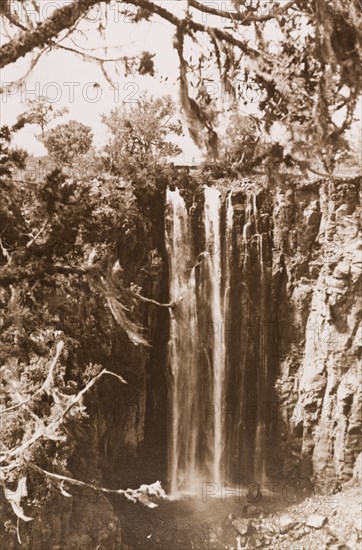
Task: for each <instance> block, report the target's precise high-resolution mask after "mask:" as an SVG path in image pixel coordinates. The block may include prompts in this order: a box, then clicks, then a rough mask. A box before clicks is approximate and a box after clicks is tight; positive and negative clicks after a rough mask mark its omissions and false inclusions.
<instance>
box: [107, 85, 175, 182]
mask: <svg viewBox="0 0 362 550" xmlns="http://www.w3.org/2000/svg"><path fill="white" fill-rule="evenodd" d="M175 114H176V106H175V104H174V102H173V101H172V99H171V97H169V96H166V97H162V98H157V99H156V98H152V97H149V96H148V95H143V96H141V97H140V98H139V101H138V102H137V103H136V104H134V105H131V106H128V107H126V108H124V107H117V108H115V109H113V110H112V111H111V112H110V113H109V114H105V115H103V116H102V122H103V123H104V124H105V125H106V126H107V128H108V130H109V132H110V139H109V142H108V144H107V146H106V148H105V153H106V161H107V164H108V165H109V167H110V169H111V170H112V171H113V172H114V173H115V174H117V175H121V176H124V177H125V178H132V177H134V176H135V175H136V174H137V173H138V172H139V171H142V170H143V169H145V168H148V169H149V170H152V168H153V167H154V166H157V165H160V164H162V163H164V162H165V161H166V160H167V159H168V158H169V157H174V156H177V155H179V154H180V153H181V148H180V147H179V146H178V145H175V144H174V143H172V142H170V141H169V140H168V137H169V136H172V135H177V136H179V135H181V134H182V127H181V124H180V122H179V121H177V119H176V120H175Z"/></svg>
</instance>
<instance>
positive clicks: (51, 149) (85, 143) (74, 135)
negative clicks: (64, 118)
mask: <svg viewBox="0 0 362 550" xmlns="http://www.w3.org/2000/svg"><path fill="white" fill-rule="evenodd" d="M92 139H93V135H92V129H91V128H90V127H89V126H85V125H84V124H82V123H81V122H77V121H76V120H71V121H70V122H67V123H65V124H59V126H56V127H55V128H53V129H52V130H48V131H47V132H45V134H43V136H42V138H41V141H42V142H43V143H44V145H45V147H46V148H47V150H48V153H49V155H50V157H51V158H52V159H54V161H55V162H56V163H57V164H58V165H59V166H72V165H73V164H74V163H75V162H76V161H77V160H79V159H80V158H81V157H83V156H84V155H85V154H86V153H87V152H88V151H89V149H90V147H91V145H92Z"/></svg>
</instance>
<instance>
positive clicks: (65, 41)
mask: <svg viewBox="0 0 362 550" xmlns="http://www.w3.org/2000/svg"><path fill="white" fill-rule="evenodd" d="M35 4H37V2H35ZM100 5H102V6H103V7H106V8H107V9H108V13H107V14H106V15H105V17H104V20H105V21H106V20H107V15H109V14H110V13H111V11H110V10H114V9H115V6H114V2H113V1H112V2H111V0H104V1H103V2H100V0H79V1H75V0H73V1H72V2H71V3H70V4H68V3H67V5H62V6H61V7H59V8H57V9H55V10H54V11H53V12H52V13H50V14H48V15H47V16H46V17H45V18H44V19H43V20H42V21H40V22H39V24H37V25H36V26H35V25H33V24H32V20H31V17H29V14H28V23H24V24H23V23H21V24H19V22H18V21H16V20H14V17H11V14H10V15H9V10H6V9H4V10H3V13H2V17H3V18H4V20H5V21H6V22H7V25H8V27H9V32H10V38H9V40H8V42H7V43H5V44H4V45H3V46H2V47H1V48H0V68H2V67H5V66H6V65H8V64H10V63H13V62H15V61H16V60H17V59H19V58H20V57H22V56H24V55H26V54H27V53H29V52H34V51H36V52H37V53H35V54H34V58H33V60H32V64H33V65H34V64H35V63H36V62H37V60H38V59H39V57H40V55H42V53H43V52H44V51H49V50H51V49H53V48H64V49H66V50H68V51H72V52H74V53H75V54H77V55H82V56H83V57H84V58H85V59H87V60H90V61H94V62H97V63H99V64H100V65H101V67H102V70H103V72H104V73H105V74H106V68H105V67H106V63H108V62H110V61H115V62H117V60H118V61H119V62H121V61H122V62H124V64H125V65H126V66H127V64H128V61H129V60H127V58H125V57H124V56H120V57H119V58H118V59H115V58H113V59H110V58H108V57H107V56H106V55H105V56H103V57H102V56H96V55H92V53H91V52H90V51H89V50H86V49H85V48H83V49H82V46H74V42H71V37H72V34H73V33H74V32H76V29H77V28H79V27H81V25H82V21H83V20H84V18H85V17H86V15H87V13H88V11H89V10H90V9H91V8H92V7H95V6H100ZM33 6H34V2H33V1H31V0H24V1H23V2H22V7H23V10H24V11H25V12H26V8H27V7H28V8H30V7H33ZM116 6H119V8H120V9H122V8H124V9H126V11H127V15H128V20H129V21H131V22H133V23H134V24H137V23H138V22H140V21H145V20H149V21H153V20H154V19H155V18H156V19H157V18H161V19H162V20H164V21H167V22H168V23H169V24H170V25H171V26H172V27H173V28H174V43H173V45H174V47H175V49H176V51H177V54H178V57H179V69H180V76H179V79H180V96H181V104H182V108H183V111H184V114H185V116H186V118H187V121H188V125H189V128H190V130H191V133H192V136H193V137H194V139H195V141H196V142H197V143H198V144H199V145H200V146H206V147H209V148H213V149H214V150H215V148H216V143H217V140H216V138H217V132H216V126H215V123H214V121H212V120H211V121H210V118H209V116H208V111H207V109H205V108H204V105H205V102H204V103H203V102H202V101H199V95H200V90H204V91H205V90H206V92H207V82H208V80H210V74H211V75H212V74H215V71H218V74H219V76H218V77H217V78H215V77H211V78H213V79H214V80H216V81H217V82H218V83H219V84H220V85H221V86H222V88H223V90H224V91H226V92H227V93H228V94H230V97H231V101H232V100H234V101H235V100H238V101H239V100H240V95H239V90H238V82H241V83H242V88H243V91H244V92H245V91H246V90H249V89H250V88H251V89H254V90H256V91H257V94H258V97H259V100H258V104H259V109H260V118H261V120H262V121H263V124H264V129H265V131H266V132H270V131H271V129H272V128H273V125H274V124H275V123H276V122H281V121H282V125H283V127H284V129H285V132H284V134H285V135H286V136H287V139H286V140H285V142H284V143H282V144H281V147H282V148H283V149H285V151H286V153H287V154H288V155H292V156H293V158H294V159H295V161H296V162H298V163H299V164H300V165H301V166H302V167H304V168H307V167H308V166H309V165H310V163H309V161H310V158H311V157H313V158H317V159H318V160H320V161H322V162H323V164H324V166H325V168H326V169H327V170H331V169H332V168H333V165H334V163H335V160H336V156H338V155H339V154H340V151H341V150H343V149H345V148H346V146H347V144H346V141H345V139H344V135H345V132H346V130H347V129H348V128H349V126H350V125H351V122H352V120H353V116H354V113H355V109H356V104H357V100H358V97H359V94H360V92H361V66H362V64H361V62H360V61H361V50H362V33H361V26H362V14H361V11H360V7H359V2H358V0H351V1H350V2H348V3H347V2H343V1H342V0H319V1H318V2H315V1H312V0H291V1H286V2H272V3H271V2H269V1H267V0H265V1H264V0H258V1H257V2H254V1H252V0H250V1H249V0H231V1H230V4H228V9H224V8H223V7H222V6H221V8H220V7H218V5H217V4H215V5H214V4H212V3H204V2H201V1H199V0H188V1H187V2H185V3H184V7H185V12H184V15H178V14H176V13H175V12H174V11H172V3H171V4H170V7H168V8H166V7H164V6H163V5H160V4H159V3H158V2H153V1H151V0H127V2H126V1H121V0H118V2H116ZM131 8H134V9H131ZM24 19H26V18H24ZM223 20H224V21H225V20H228V21H229V25H228V28H225V25H224V24H223ZM103 26H104V25H103V24H102V25H100V29H101V30H102V28H103ZM19 27H20V29H21V30H20V32H18V33H17V34H16V32H17V31H19ZM64 31H66V32H64ZM202 35H203V37H204V40H201V39H200V38H201V36H202ZM199 39H200V40H199ZM190 44H192V51H193V60H191V59H189V58H188V52H189V51H190V47H191V46H190ZM200 44H202V45H200ZM87 47H88V45H87ZM142 57H144V55H143V54H141V58H142ZM141 58H140V59H141ZM148 59H150V57H148ZM148 64H149V63H148ZM151 65H152V63H151ZM133 66H135V67H138V70H140V71H141V69H142V67H143V66H144V64H142V63H141V62H140V63H139V64H138V65H137V64H136V63H133ZM142 70H143V69H142ZM210 71H211V73H210ZM141 72H142V71H141ZM148 72H149V74H152V73H153V65H152V67H151V68H150V69H149V70H148ZM192 86H193V87H194V88H192ZM192 90H195V92H193V91H192ZM207 93H208V94H209V96H211V95H212V94H210V92H207ZM201 95H202V96H205V94H201ZM206 103H207V102H206ZM336 115H339V119H340V121H339V122H338V123H337V122H336Z"/></svg>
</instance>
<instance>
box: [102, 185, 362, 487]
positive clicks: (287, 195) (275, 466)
mask: <svg viewBox="0 0 362 550" xmlns="http://www.w3.org/2000/svg"><path fill="white" fill-rule="evenodd" d="M360 183H361V180H360V178H354V179H349V180H344V181H342V180H335V181H318V182H315V183H309V184H305V185H302V186H301V185H290V184H288V187H287V188H285V189H283V188H279V189H278V190H273V191H270V192H265V191H261V192H258V204H259V205H260V208H261V210H262V212H264V214H263V215H264V216H266V215H267V214H269V224H268V225H269V227H273V230H272V235H271V237H272V239H271V240H272V247H273V251H272V258H271V263H272V266H273V267H272V270H273V276H272V296H271V297H270V300H269V304H270V307H271V308H272V311H270V312H269V313H268V323H267V324H268V328H267V332H266V335H267V338H268V342H269V344H268V347H269V350H268V353H269V356H270V357H269V365H270V367H269V368H270V370H271V372H270V377H269V381H270V385H271V386H272V387H270V392H269V395H270V396H272V397H271V398H270V399H271V401H272V407H269V409H270V411H271V409H272V412H273V415H272V416H273V420H274V422H271V425H272V424H273V426H272V428H271V429H272V433H271V434H269V436H268V441H267V452H268V453H269V455H270V456H269V457H268V462H269V464H270V468H269V471H270V473H272V474H274V475H275V476H276V477H283V478H287V479H290V478H293V479H294V478H298V479H301V478H305V479H308V480H312V481H314V482H317V483H319V484H320V485H322V486H326V485H327V484H329V483H330V482H331V483H332V484H334V483H336V482H344V481H347V480H348V479H350V478H351V477H353V471H354V469H356V468H357V469H358V463H359V461H358V460H357V457H358V456H359V454H360V452H361V450H362V441H361V436H360V425H361V423H360V416H359V414H360V403H361V386H360V374H359V363H358V362H359V359H360V357H361V346H362V336H361V335H362V329H361V325H360V318H361V303H360V298H361V287H360V284H361V267H362V264H361V260H362V257H361V239H360V234H359V226H358V223H359V216H360V203H359V187H360ZM196 202H197V204H198V202H199V201H198V200H197V201H196ZM200 231H201V228H200ZM268 231H269V230H268ZM159 233H160V234H159V242H161V240H162V237H163V224H160V231H159ZM234 275H235V274H234ZM161 279H162V280H160V282H159V283H158V285H157V288H156V287H155V288H152V289H149V294H150V295H152V296H158V299H159V300H160V301H164V302H165V301H167V300H168V296H167V261H166V259H165V260H164V269H163V274H162V277H161ZM147 316H148V318H147V324H148V326H149V327H150V334H151V336H152V344H153V347H152V350H151V353H150V354H149V356H148V358H147V357H146V356H143V355H142V354H141V356H139V352H133V353H134V356H133V360H132V361H131V363H132V364H131V366H130V368H129V369H128V370H127V371H125V370H124V368H123V367H122V368H121V370H120V372H121V373H122V375H124V376H125V377H127V378H128V379H129V378H130V376H131V378H132V377H133V378H135V387H134V388H133V389H134V391H133V390H132V392H133V393H132V395H131V397H132V396H133V397H132V399H131V401H132V403H131V405H132V406H131V405H130V406H129V407H128V404H129V403H130V400H129V391H130V389H132V388H127V389H125V395H124V399H123V400H122V402H123V403H122V404H119V403H118V405H117V400H119V396H118V398H117V396H116V395H115V396H114V399H110V397H109V394H108V393H107V394H106V393H105V394H104V396H103V398H102V399H101V402H103V403H105V404H106V406H105V407H104V415H103V413H102V415H101V417H102V420H101V421H100V422H101V425H102V430H101V431H102V446H101V450H100V454H101V464H102V470H103V473H104V474H106V475H105V477H106V481H107V484H108V483H109V482H112V481H113V482H114V481H115V480H117V482H118V486H120V485H124V484H125V483H127V482H128V483H130V482H134V483H137V482H139V483H142V482H152V481H155V479H156V478H157V479H161V480H163V481H165V479H166V452H167V433H166V419H167V398H166V376H167V373H166V365H167V361H166V355H167V335H168V330H169V327H168V323H169V315H168V312H167V310H165V309H163V308H155V307H154V306H151V308H150V309H149V311H148V313H147ZM264 330H265V328H264ZM123 348H124V346H123ZM123 351H124V349H123ZM115 353H116V348H115ZM116 355H117V356H118V362H120V363H124V361H125V360H126V361H127V360H128V361H129V360H130V359H132V354H131V353H126V355H127V357H126V358H125V354H124V353H122V352H121V351H120V350H118V352H117V353H116ZM122 357H123V358H122ZM137 365H138V367H137ZM135 366H136V367H137V368H136V370H135V368H134V367H135ZM133 378H132V380H133ZM146 379H147V383H146ZM132 387H133V386H132ZM116 405H117V406H116ZM117 407H118V408H119V407H121V408H122V410H123V413H124V414H123V416H122V418H121V417H120V416H119V415H118V416H117V410H118V409H117ZM116 409H117V410H116ZM107 410H108V411H109V410H110V411H111V413H109V412H108V413H107ZM270 411H269V412H270ZM107 414H112V415H113V416H112V418H111V419H110V421H107ZM122 419H124V420H122ZM105 441H108V443H107V444H105V443H104V442H105ZM104 445H106V446H105V447H104ZM121 457H123V459H122V458H121ZM107 472H108V473H107ZM130 475H131V477H129V476H130Z"/></svg>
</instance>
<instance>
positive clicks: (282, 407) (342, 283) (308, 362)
mask: <svg viewBox="0 0 362 550" xmlns="http://www.w3.org/2000/svg"><path fill="white" fill-rule="evenodd" d="M360 183H361V182H360V179H359V178H355V179H353V180H349V181H343V182H342V181H341V182H336V181H329V182H318V183H316V184H315V185H309V186H305V187H304V188H302V189H297V188H295V189H292V190H290V189H289V190H288V191H285V192H283V191H279V192H278V193H277V194H276V197H275V204H274V209H273V218H274V247H275V248H274V255H275V257H274V283H275V298H276V309H277V317H278V329H279V330H278V335H279V342H278V350H279V351H278V353H279V372H278V376H277V379H276V381H275V391H276V394H277V396H278V405H277V409H278V416H279V421H278V422H277V423H276V424H277V428H276V433H275V438H276V440H277V441H276V443H277V446H278V447H279V449H280V455H279V458H280V457H281V456H284V457H285V459H284V463H283V474H284V476H287V477H288V476H293V475H302V476H305V477H308V478H309V479H310V478H312V479H313V480H314V481H315V482H317V483H319V484H321V485H326V484H329V483H330V482H332V483H333V484H334V483H335V482H336V481H341V482H344V481H346V480H348V479H350V478H351V477H352V476H353V470H354V468H358V462H359V461H358V460H357V457H358V455H359V453H360V452H361V437H360V426H361V419H360V403H361V385H360V371H359V365H358V361H359V359H360V357H361V345H362V341H361V325H360V319H361V301H360V299H361V294H360V290H361V287H360V283H361V267H362V264H361V259H362V258H361V238H360V234H359V232H358V229H359V227H358V219H359V215H360V207H359V186H360ZM279 443H280V444H279ZM278 444H279V445H278Z"/></svg>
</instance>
